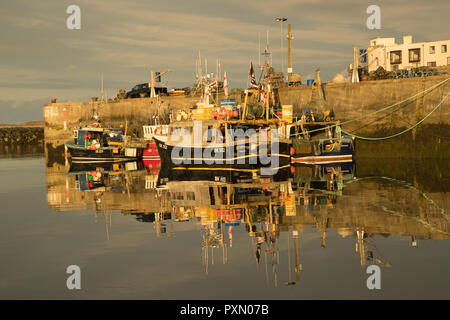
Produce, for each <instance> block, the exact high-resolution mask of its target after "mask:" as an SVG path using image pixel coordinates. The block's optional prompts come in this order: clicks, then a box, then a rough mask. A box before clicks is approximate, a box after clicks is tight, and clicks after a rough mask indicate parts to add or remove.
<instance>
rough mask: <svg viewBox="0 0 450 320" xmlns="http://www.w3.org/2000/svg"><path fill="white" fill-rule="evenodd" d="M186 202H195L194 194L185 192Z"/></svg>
mask: <svg viewBox="0 0 450 320" xmlns="http://www.w3.org/2000/svg"><path fill="white" fill-rule="evenodd" d="M186 200H195V193H194V192H192V191H187V192H186Z"/></svg>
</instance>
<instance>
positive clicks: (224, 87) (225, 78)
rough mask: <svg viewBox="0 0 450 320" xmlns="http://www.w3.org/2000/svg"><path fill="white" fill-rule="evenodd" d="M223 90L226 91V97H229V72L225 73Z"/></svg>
mask: <svg viewBox="0 0 450 320" xmlns="http://www.w3.org/2000/svg"><path fill="white" fill-rule="evenodd" d="M223 90H224V91H225V97H228V81H227V72H226V71H225V74H224V75H223Z"/></svg>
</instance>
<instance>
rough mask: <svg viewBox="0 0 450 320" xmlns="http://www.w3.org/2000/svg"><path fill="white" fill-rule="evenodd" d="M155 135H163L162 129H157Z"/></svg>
mask: <svg viewBox="0 0 450 320" xmlns="http://www.w3.org/2000/svg"><path fill="white" fill-rule="evenodd" d="M153 134H154V135H161V128H159V127H158V128H156V129H155V131H154V132H153Z"/></svg>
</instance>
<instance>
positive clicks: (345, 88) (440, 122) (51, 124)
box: [43, 75, 450, 156]
mask: <svg viewBox="0 0 450 320" xmlns="http://www.w3.org/2000/svg"><path fill="white" fill-rule="evenodd" d="M447 78H448V75H441V76H431V77H425V78H409V79H396V80H377V81H363V82H360V83H339V84H332V83H327V84H324V85H323V86H322V87H323V93H324V96H325V99H326V101H327V103H328V105H330V106H331V107H332V108H333V110H334V113H335V117H336V119H339V120H341V121H346V120H351V119H355V118H358V117H361V116H364V115H367V114H369V113H372V112H374V111H376V110H379V109H381V108H384V107H386V106H389V105H392V104H394V103H396V102H399V101H402V100H404V99H406V98H408V97H410V96H413V95H415V94H417V93H418V92H421V91H423V90H425V89H427V88H430V87H432V86H433V85H436V84H438V83H440V82H442V81H444V80H445V79H447ZM448 91H450V81H447V82H445V83H444V84H443V85H441V86H439V87H437V88H436V89H433V90H431V91H429V92H428V93H426V94H424V95H419V96H418V97H417V98H415V99H411V100H410V101H408V102H405V103H402V104H399V105H398V106H395V107H393V108H391V109H389V110H387V111H383V112H380V113H378V114H375V115H372V116H370V117H367V118H364V119H361V120H358V121H354V122H352V123H348V124H345V125H344V129H345V130H347V131H351V132H353V133H357V134H358V133H359V134H362V135H365V136H378V135H379V134H381V135H383V132H386V131H390V132H399V130H401V129H402V128H408V127H410V126H412V125H413V124H415V123H416V122H417V121H419V120H420V119H422V118H423V117H424V116H425V115H427V114H428V113H429V112H431V111H432V110H433V108H434V107H435V106H436V105H437V104H439V102H440V101H441V100H442V99H443V97H444V96H445V95H446V93H447V92H448ZM317 94H318V90H317V89H313V88H311V87H308V86H300V87H293V88H281V89H279V97H280V102H281V104H291V105H293V115H294V117H299V116H300V115H301V112H302V110H303V109H304V108H307V107H308V104H309V102H310V101H311V98H314V97H315V95H317ZM219 98H223V97H222V96H220V97H219ZM231 98H234V99H236V100H237V102H238V103H241V102H242V98H243V97H242V94H241V93H233V94H232V95H231ZM198 99H199V97H192V96H169V97H158V98H138V99H126V100H119V101H114V102H103V101H95V102H94V101H90V102H59V103H58V102H57V103H49V104H46V105H44V109H43V113H44V121H45V139H46V141H49V142H51V143H52V144H54V145H60V144H63V143H64V142H65V141H66V140H68V139H70V138H71V137H72V128H73V127H74V126H78V125H86V124H89V123H91V122H93V120H92V119H93V118H92V117H93V115H94V114H97V115H98V116H99V118H100V119H101V120H102V122H103V125H104V126H108V127H125V125H126V126H127V128H128V132H129V133H131V134H132V135H137V136H140V135H141V134H142V125H144V124H148V123H150V122H151V120H152V118H153V116H156V115H159V116H160V117H162V118H168V117H169V114H171V113H172V114H173V113H174V112H176V111H177V110H188V109H189V108H190V107H192V106H194V105H195V104H196V102H198ZM449 106H450V97H449V98H447V99H446V100H445V101H444V102H443V103H442V105H441V106H440V108H439V109H437V110H436V111H435V112H434V113H433V114H432V115H431V116H430V117H429V118H427V119H426V121H425V122H424V125H430V124H431V125H434V127H433V130H434V132H435V133H436V134H437V135H436V137H434V138H436V139H435V140H436V143H438V144H440V145H441V147H442V148H443V149H444V150H445V149H449V150H450V148H447V146H449V145H448V144H449V143H450V140H449V139H446V137H445V136H442V138H443V139H440V138H441V136H439V132H441V131H442V132H447V131H449V130H448V129H449V128H450V108H449ZM64 122H65V127H64ZM422 126H423V125H422ZM422 126H420V127H422ZM420 127H419V128H420ZM419 131H420V130H419ZM417 134H418V132H417V131H416V130H413V131H412V132H410V135H409V136H408V139H412V140H415V139H416V136H417ZM394 140H395V139H394ZM367 143H369V144H371V145H375V144H373V143H371V142H367ZM402 143H403V142H402ZM365 144H366V142H363V141H361V142H360V145H361V146H364V145H365ZM380 145H381V150H380V148H379V147H378V148H375V149H374V148H372V147H369V151H370V150H372V151H373V153H374V154H378V153H379V152H380V151H381V152H383V150H384V149H383V148H384V147H383V146H385V145H387V144H385V143H382V144H380V143H378V146H380ZM441 147H440V148H439V150H440V149H441ZM449 147H450V146H449ZM414 149H415V147H414V146H413V147H412V150H414ZM435 149H436V148H435ZM360 150H364V147H362V148H360ZM386 150H387V149H386ZM386 150H384V151H386ZM389 150H392V149H389ZM389 150H387V151H389ZM436 152H438V151H437V150H436ZM447 153H448V152H447ZM437 154H439V153H437ZM390 155H393V154H392V153H390ZM394 156H396V155H395V154H394ZM431 156H433V155H431Z"/></svg>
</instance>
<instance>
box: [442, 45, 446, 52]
mask: <svg viewBox="0 0 450 320" xmlns="http://www.w3.org/2000/svg"><path fill="white" fill-rule="evenodd" d="M441 52H442V53H446V52H447V45H446V44H443V45H442V46H441Z"/></svg>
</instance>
